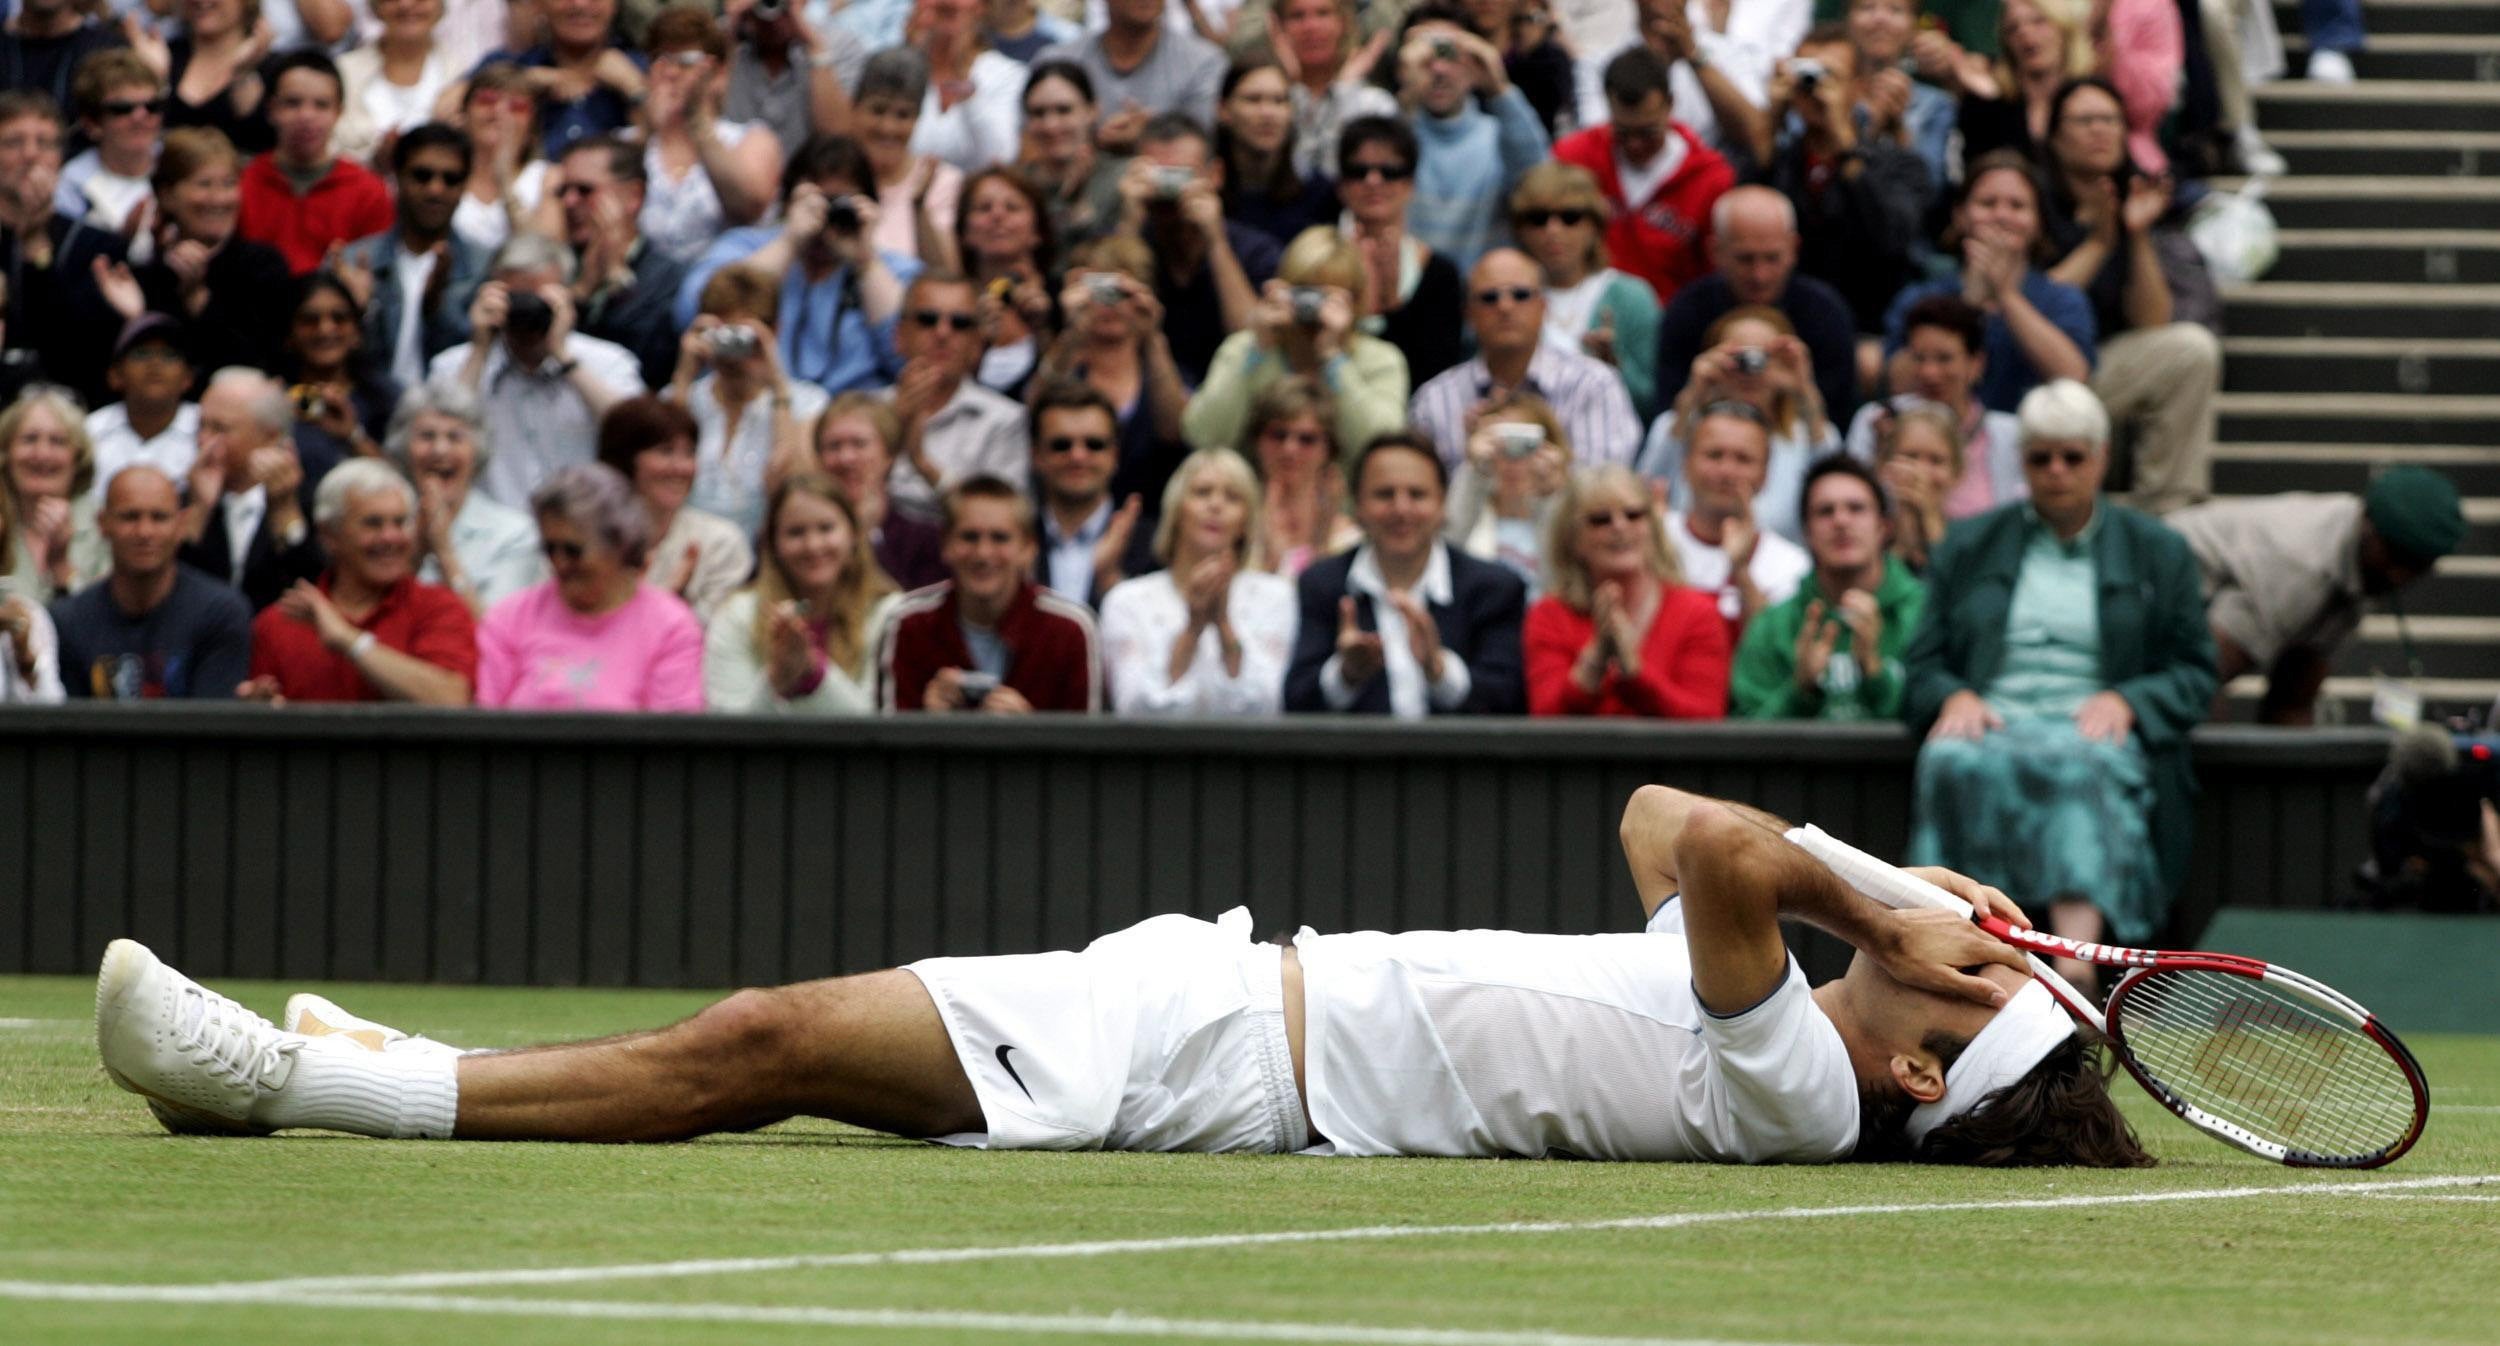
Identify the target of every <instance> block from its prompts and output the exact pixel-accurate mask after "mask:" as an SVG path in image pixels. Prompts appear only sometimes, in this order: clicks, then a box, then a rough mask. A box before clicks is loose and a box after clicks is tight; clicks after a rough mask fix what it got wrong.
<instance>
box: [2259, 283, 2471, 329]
mask: <svg viewBox="0 0 2500 1346" xmlns="http://www.w3.org/2000/svg"><path fill="white" fill-rule="evenodd" d="M2223 307H2224V313H2223V330H2224V331H2227V332H2229V333H2230V334H2231V335H2233V336H2334V337H2362V336H2375V337H2440V338H2459V337H2483V338H2489V337H2500V285H2437V286H2433V285H2348V284H2336V283H2319V282H2315V281H2273V280H2267V281H2259V282H2258V283H2256V284H2254V285H2242V286H2234V287H2232V288H2231V289H2228V290H2225V291H2224V292H2223Z"/></svg>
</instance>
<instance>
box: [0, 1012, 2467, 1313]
mask: <svg viewBox="0 0 2500 1346" xmlns="http://www.w3.org/2000/svg"><path fill="white" fill-rule="evenodd" d="M212 985H214V986H216V989H219V990H222V991H225V992H227V993H229V994H232V995H234V996H235V997H236V998H237V999H240V1000H242V1001H243V1002H244V1003H245V1004H247V1005H250V1006H252V1007H253V1008H255V1009H258V1010H261V1011H262V1012H264V1013H268V1014H272V1015H274V1014H275V1013H276V1012H277V1010H278V1008H279V1005H280V1002H282V1001H283V1000H284V998H285V995H286V993H287V992H288V991H290V990H297V989H304V988H302V987H298V986H279V985H276V984H272V983H251V982H233V983H226V982H216V981H212ZM319 989H322V990H324V992H325V993H326V994H329V995H331V996H332V997H333V998H334V999H337V1000H339V1001H340V1002H341V1003H343V1004H345V1005H346V1006H347V1007H348V1008H350V1009H353V1010H355V1011H357V1012H359V1013H362V1014H366V1015H369V1016H372V1017H375V1018H378V1019H381V1020H383V1021H385V1022H390V1023H395V1024H398V1025H400V1026H402V1027H406V1028H409V1029H411V1030H413V1031H424V1032H430V1033H432V1034H433V1035H435V1036H438V1037H442V1038H444V1039H447V1040H450V1041H454V1042H461V1043H464V1044H466V1045H501V1044H514V1043H522V1042H529V1041H538V1040H545V1039H549V1038H561V1037H573V1036H586V1035H593V1034H601V1033H607V1032H614V1031H619V1030H622V1029H626V1028H632V1027H644V1026H650V1025H654V1024H658V1023H661V1022H664V1021H666V1020H669V1019H671V1018H674V1017H678V1016H680V1015H683V1014H685V1013H689V1012H691V1011H692V1010H693V1009H695V1008H696V1007H697V1006H699V1005H700V1004H702V1003H703V1002H704V1001H705V1000H706V999H707V998H708V997H705V996H702V995H695V994H685V993H660V992H611V991H571V990H522V991H513V990H478V989H469V988H435V987H414V986H333V987H322V988H319ZM92 1008H93V986H92V984H91V983H89V982H87V981H84V980H79V979H69V978H0V1341H5V1342H7V1343H10V1346H38V1344H39V1343H40V1344H42V1346H51V1344H52V1343H80V1344H81V1346H84V1344H85V1343H95V1342H121V1341H134V1342H135V1341H176V1340H180V1341H190V1342H235V1343H249V1346H287V1344H290V1343H305V1344H306V1346H312V1344H315V1343H319V1344H321V1346H329V1344H331V1343H339V1342H362V1343H400V1342H407V1343H418V1342H424V1343H438V1342H442V1341H446V1340H454V1341H460V1342H463V1343H490V1342H491V1343H503V1342H533V1343H534V1342H565V1343H579V1342H585V1341H595V1342H620V1343H644V1342H650V1343H659V1342H668V1343H681V1342H695V1343H715V1342H717V1343H750V1342H762V1343H770V1342H778V1341H801V1340H808V1341H819V1340H848V1341H898V1342H906V1343H922V1342H930V1343H934V1342H947V1341H963V1342H979V1343H1009V1342H1016V1341H1053V1340H1060V1341H1064V1340H1070V1339H1089V1338H1118V1339H1129V1340H1157V1341H1221V1340H1236V1341H1238V1340H1265V1341H1348V1342H1380V1343H1391V1342H1413V1343H1446V1344H1447V1346H1489V1344H1490V1343H1494V1342H1522V1343H1526V1342H1562V1341H1568V1340H1574V1339H1606V1340H1617V1339H1621V1340H1662V1341H1678V1342H1690V1341H1704V1340H1707V1341H1722V1342H1798V1343H1833V1344H1835V1346H1837V1344H1839V1343H1851V1344H1855V1343H1880V1342H1905V1341H1913V1340H1915V1341H1921V1342H1934V1343H1963V1342H1969V1343H1982V1342H1985V1343H2007V1342H2028V1341H2041V1342H2048V1341H2058V1342H2071V1341H2077V1340H2088V1341H2106V1342H2129V1343H2133V1342H2214V1343H2241V1342H2248V1343H2265V1344H2266V1346H2284V1344H2287V1343H2351V1342H2371V1341H2383V1342H2460V1343H2465V1342H2471V1343H2477V1344H2478V1346H2479V1343H2484V1342H2488V1341H2490V1340H2492V1338H2493V1335H2494V1332H2495V1330H2500V1329H2496V1328H2495V1322H2496V1321H2500V1317H2496V1315H2495V1306H2496V1305H2500V1299H2495V1290H2494V1286H2495V1285H2500V1041H2496V1040H2494V1039H2492V1038H2487V1037H2468V1036H2460V1035H2434V1034H2422V1035H2414V1036H2412V1037H2409V1039H2408V1041H2409V1042H2410V1044H2411V1045H2412V1046H2413V1048H2414V1050H2415V1051H2416V1053H2417V1054H2418V1055H2419V1056H2420V1057H2421V1060H2422V1064H2423V1068H2424V1070H2425V1071H2426V1072H2427V1073H2428V1074H2429V1076H2430V1079H2431V1083H2432V1086H2433V1090H2434V1093H2433V1107H2432V1113H2431V1121H2430V1127H2429V1130H2428V1132H2427V1134H2426V1135H2425V1136H2424V1138H2423V1140H2422V1142H2421V1144H2420V1145H2419V1146H2418V1147H2417V1148H2416V1149H2415V1150H2414V1151H2413V1153H2412V1154H2411V1155H2409V1156H2407V1157H2406V1158H2405V1159H2404V1160H2402V1161H2400V1162H2399V1163H2397V1164H2396V1165H2395V1166H2393V1167H2392V1168H2388V1169H2383V1170H2379V1171H2378V1172H2376V1173H2372V1174H2321V1173H2315V1172H2301V1171H2294V1170H2287V1169H2283V1168H2278V1167H2276V1166H2274V1165H2271V1164H2266V1163H2263V1162H2260V1161H2258V1160H2255V1159H2252V1158H2248V1157H2246V1156H2243V1155H2241V1154H2239V1153H2238V1152H2237V1151H2234V1150H2230V1149H2227V1148H2225V1147H2223V1146H2221V1145H2220V1144H2218V1143H2216V1142H2213V1141H2211V1140H2208V1139H2206V1138H2205V1137H2203V1136H2200V1135H2198V1134H2196V1133H2194V1132H2192V1131H2190V1130H2189V1129H2188V1128H2187V1127H2186V1126H2184V1125H2183V1124H2180V1123H2178V1122H2176V1121H2175V1120H2173V1119H2171V1118H2170V1117H2169V1116H2168V1114H2166V1113H2162V1112H2160V1110H2159V1109H2158V1108H2157V1107H2155V1106H2154V1105H2153V1104H2152V1103H2151V1102H2150V1101H2149V1100H2145V1099H2142V1098H2141V1096H2140V1095H2138V1094H2136V1092H2135V1091H2134V1090H2133V1088H2132V1086H2123V1089H2122V1096H2123V1097H2125V1098H2126V1099H2127V1100H2128V1104H2129V1108H2130V1112H2131V1113H2132V1115H2134V1116H2135V1117H2136V1119H2137V1121H2138V1124H2139V1125H2140V1126H2141V1127H2142V1128H2143V1129H2144V1131H2145V1134H2146V1138H2147V1141H2148V1143H2149V1144H2150V1145H2151V1147H2152V1148H2153V1149H2154V1150H2155V1152H2156V1153H2157V1154H2159V1155H2160V1156H2161V1158H2162V1160H2163V1164H2162V1167H2160V1168H2158V1169H2155V1170H2152V1171H2150V1172H2137V1173H2108V1172H2084V1171H2073V1170H2065V1171H2060V1170H2045V1171H2042V1170H2034V1171H2028V1172H2012V1173H2004V1172H1995V1173H1991V1172H1981V1171H1972V1170H1950V1169H1928V1168H1911V1167H1855V1166H1843V1167H1835V1168H1786V1169H1730V1168H1719V1167H1711V1166H1703V1165H1608V1164H1580V1163H1545V1162H1539V1163H1525V1162H1508V1163H1496V1162H1485V1161H1472V1160H1360V1161H1352V1160H1314V1159H1297V1158H1273V1157H1208V1156H1196V1155H1173V1156H1151V1155H1115V1154H997V1155H992V1154H981V1153H963V1152H954V1151H947V1150H941V1149H938V1148H936V1147H931V1146H924V1145H919V1144H915V1143H911V1142H904V1141H897V1140H892V1139H888V1138H884V1137H879V1136H875V1135H871V1134H868V1133H863V1132H858V1131H853V1130H850V1129H847V1128H842V1127H836V1126H833V1125H830V1124H823V1123H801V1124H793V1125H788V1126H783V1127H777V1128H774V1129H772V1130H770V1131H765V1132H760V1133H756V1134H753V1135H747V1136H732V1137H719V1138H714V1139H710V1140H706V1141H700V1142H696V1143H693V1144H688V1145H678V1146H667V1147H642V1148H627V1147H606V1146H586V1145H562V1146H559V1145H505V1146H492V1145H457V1144H440V1143H426V1142H414V1141H409V1142H384V1141H371V1140H359V1139H350V1138H346V1137H327V1136H314V1135H309V1134H307V1135H302V1136H296V1137H290V1138H282V1139H276V1140H251V1141H231V1140H229V1141H218V1140H194V1139H180V1138H174V1137H169V1136H165V1135H163V1134H162V1133H160V1132H159V1131H158V1129H157V1127H156V1125H155V1123H154V1122H153V1121H151V1120H150V1119H149V1117H148V1115H147V1112H146V1110H145V1108H144V1107H143V1106H142V1104H141V1103H140V1101H139V1100H138V1099H137V1098H136V1097H134V1096H132V1095H129V1094H125V1093H122V1092H121V1091H120V1090H118V1089H115V1088H114V1087H113V1086H112V1085H111V1084H110V1083H109V1082H108V1081H106V1080H105V1078H104V1076H103V1074H102V1072H101V1070H100V1069H99V1068H98V1066H97V1064H96V1060H95V1052H94V1044H93V1033H92V1029H91V1027H90V1018H89V1016H90V1014H91V1012H92ZM2396 1027H2397V1028H2398V1030H2399V1031H2402V1029H2403V1025H2402V1024H2398V1025H2396ZM2250 1189H2264V1190H2259V1191H2251V1190H2250ZM1904 1208H1906V1209H1904ZM1262 1236H1264V1237H1262ZM688 1263H705V1264H710V1265H703V1266H691V1265H687V1264H688ZM723 1263H727V1264H728V1265H723ZM628 1273H630V1274H628ZM281 1281H283V1282H287V1284H282V1285H281V1284H271V1283H272V1282H281ZM37 1286H42V1287H62V1286H73V1287H81V1288H79V1289H75V1290H70V1291H66V1292H65V1291H62V1290H60V1289H57V1288H55V1289H52V1290H49V1291H46V1292H45V1293H43V1294H41V1295H36V1294H34V1293H33V1287H37ZM106 1287H112V1288H109V1289H108V1288H106ZM204 1287H213V1288H204ZM65 1293H67V1294H74V1295H78V1296H80V1297H78V1298H64V1297H62V1296H63V1295H64V1294H65Z"/></svg>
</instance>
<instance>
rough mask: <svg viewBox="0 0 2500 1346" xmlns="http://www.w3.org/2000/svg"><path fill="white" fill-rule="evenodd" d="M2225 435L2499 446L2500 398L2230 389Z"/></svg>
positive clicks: (2219, 403)
mask: <svg viewBox="0 0 2500 1346" xmlns="http://www.w3.org/2000/svg"><path fill="white" fill-rule="evenodd" d="M2214 400H2215V406H2216V410H2218V411H2219V412H2220V413H2221V419H2222V425H2221V430H2220V437H2221V438H2222V439H2224V440H2227V441H2231V442H2234V443H2237V442H2245V441H2250V440H2292V441H2305V442H2308V443H2316V444H2500V397H2413V396H2407V395H2405V394H2402V393H2223V394H2221V395H2220V396H2218V397H2217V398H2215V399H2214Z"/></svg>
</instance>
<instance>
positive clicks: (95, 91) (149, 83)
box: [53, 50, 165, 230]
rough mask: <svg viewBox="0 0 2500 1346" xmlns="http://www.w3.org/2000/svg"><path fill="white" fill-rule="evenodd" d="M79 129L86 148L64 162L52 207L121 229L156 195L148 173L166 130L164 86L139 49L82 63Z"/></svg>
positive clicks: (99, 55)
mask: <svg viewBox="0 0 2500 1346" xmlns="http://www.w3.org/2000/svg"><path fill="white" fill-rule="evenodd" d="M75 90H76V94H77V100H78V130H79V133H80V134H81V135H82V136H83V137H85V139H86V141H87V148H86V150H85V151H83V152H82V153H80V154H79V155H78V156H77V157H76V158H74V159H71V160H70V161H69V162H68V163H65V164H63V165H61V185H60V187H59V189H58V190H56V191H55V192H54V193H53V209H55V210H58V211H60V212H61V213H62V214H64V215H67V216H69V217H70V218H72V219H79V220H85V221H86V222H87V223H88V224H91V225H93V226H95V227H96V228H98V229H115V230H118V229H122V228H124V227H125V222H126V221H128V220H129V219H130V218H131V216H132V215H133V214H134V213H135V212H137V211H138V210H139V209H140V208H141V207H142V206H144V205H145V204H146V203H147V202H148V201H149V200H151V199H152V198H153V197H154V196H155V195H156V189H155V187H154V186H153V185H152V184H151V183H150V182H149V181H148V175H149V174H150V173H152V172H153V171H154V170H155V168H156V147H157V144H158V142H159V141H160V140H162V138H163V137H164V134H165V89H164V85H163V83H162V82H161V81H160V80H159V79H158V78H157V76H156V72H155V71H153V70H150V69H149V68H148V66H147V62H145V61H142V60H140V59H139V56H138V53H136V52H132V51H126V50H113V51H105V52H98V53H97V54H96V56H95V58H94V59H93V60H90V61H86V62H83V63H81V64H80V65H79V67H78V76H77V81H76V85H75Z"/></svg>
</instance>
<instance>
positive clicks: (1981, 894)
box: [1909, 865, 2031, 930]
mask: <svg viewBox="0 0 2500 1346" xmlns="http://www.w3.org/2000/svg"><path fill="white" fill-rule="evenodd" d="M1909 872H1910V873H1912V874H1915V875H1917V876H1918V877H1920V878H1922V879H1925V880H1927V881H1928V882H1929V883H1932V884H1934V885H1936V886H1937V887H1939V888H1942V889H1944V890H1945V891H1946V892H1948V893H1951V894H1953V895H1954V896H1955V897H1958V898H1960V899H1962V900H1963V901H1965V902H1968V903H1970V904H1971V910H1972V911H1973V912H1975V913H1976V914H1978V915H1981V916H1994V917H1996V918H1997V919H1998V920H2001V921H2003V922H2005V923H2006V924H2007V925H2010V926H2014V927H2016V928H2018V929H2022V930H2029V929H2030V928H2031V918H2030V917H2028V916H2025V915H2024V914H2023V909H2022V908H2021V907H2018V906H2016V905H2014V899H2012V898H2010V897H2007V896H2006V895H2005V894H2004V893H2003V892H2001V891H1999V890H1998V889H1995V888H1991V887H1989V886H1988V885H1987V884H1984V883H1981V882H1980V881H1979V880H1977V879H1974V878H1972V877H1971V876H1970V875H1968V874H1958V873H1955V872H1954V871H1952V870H1950V869H1946V868H1945V867H1944V866H1942V865H1920V866H1918V867H1917V868H1915V869H1912V870H1910V871H1909Z"/></svg>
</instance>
